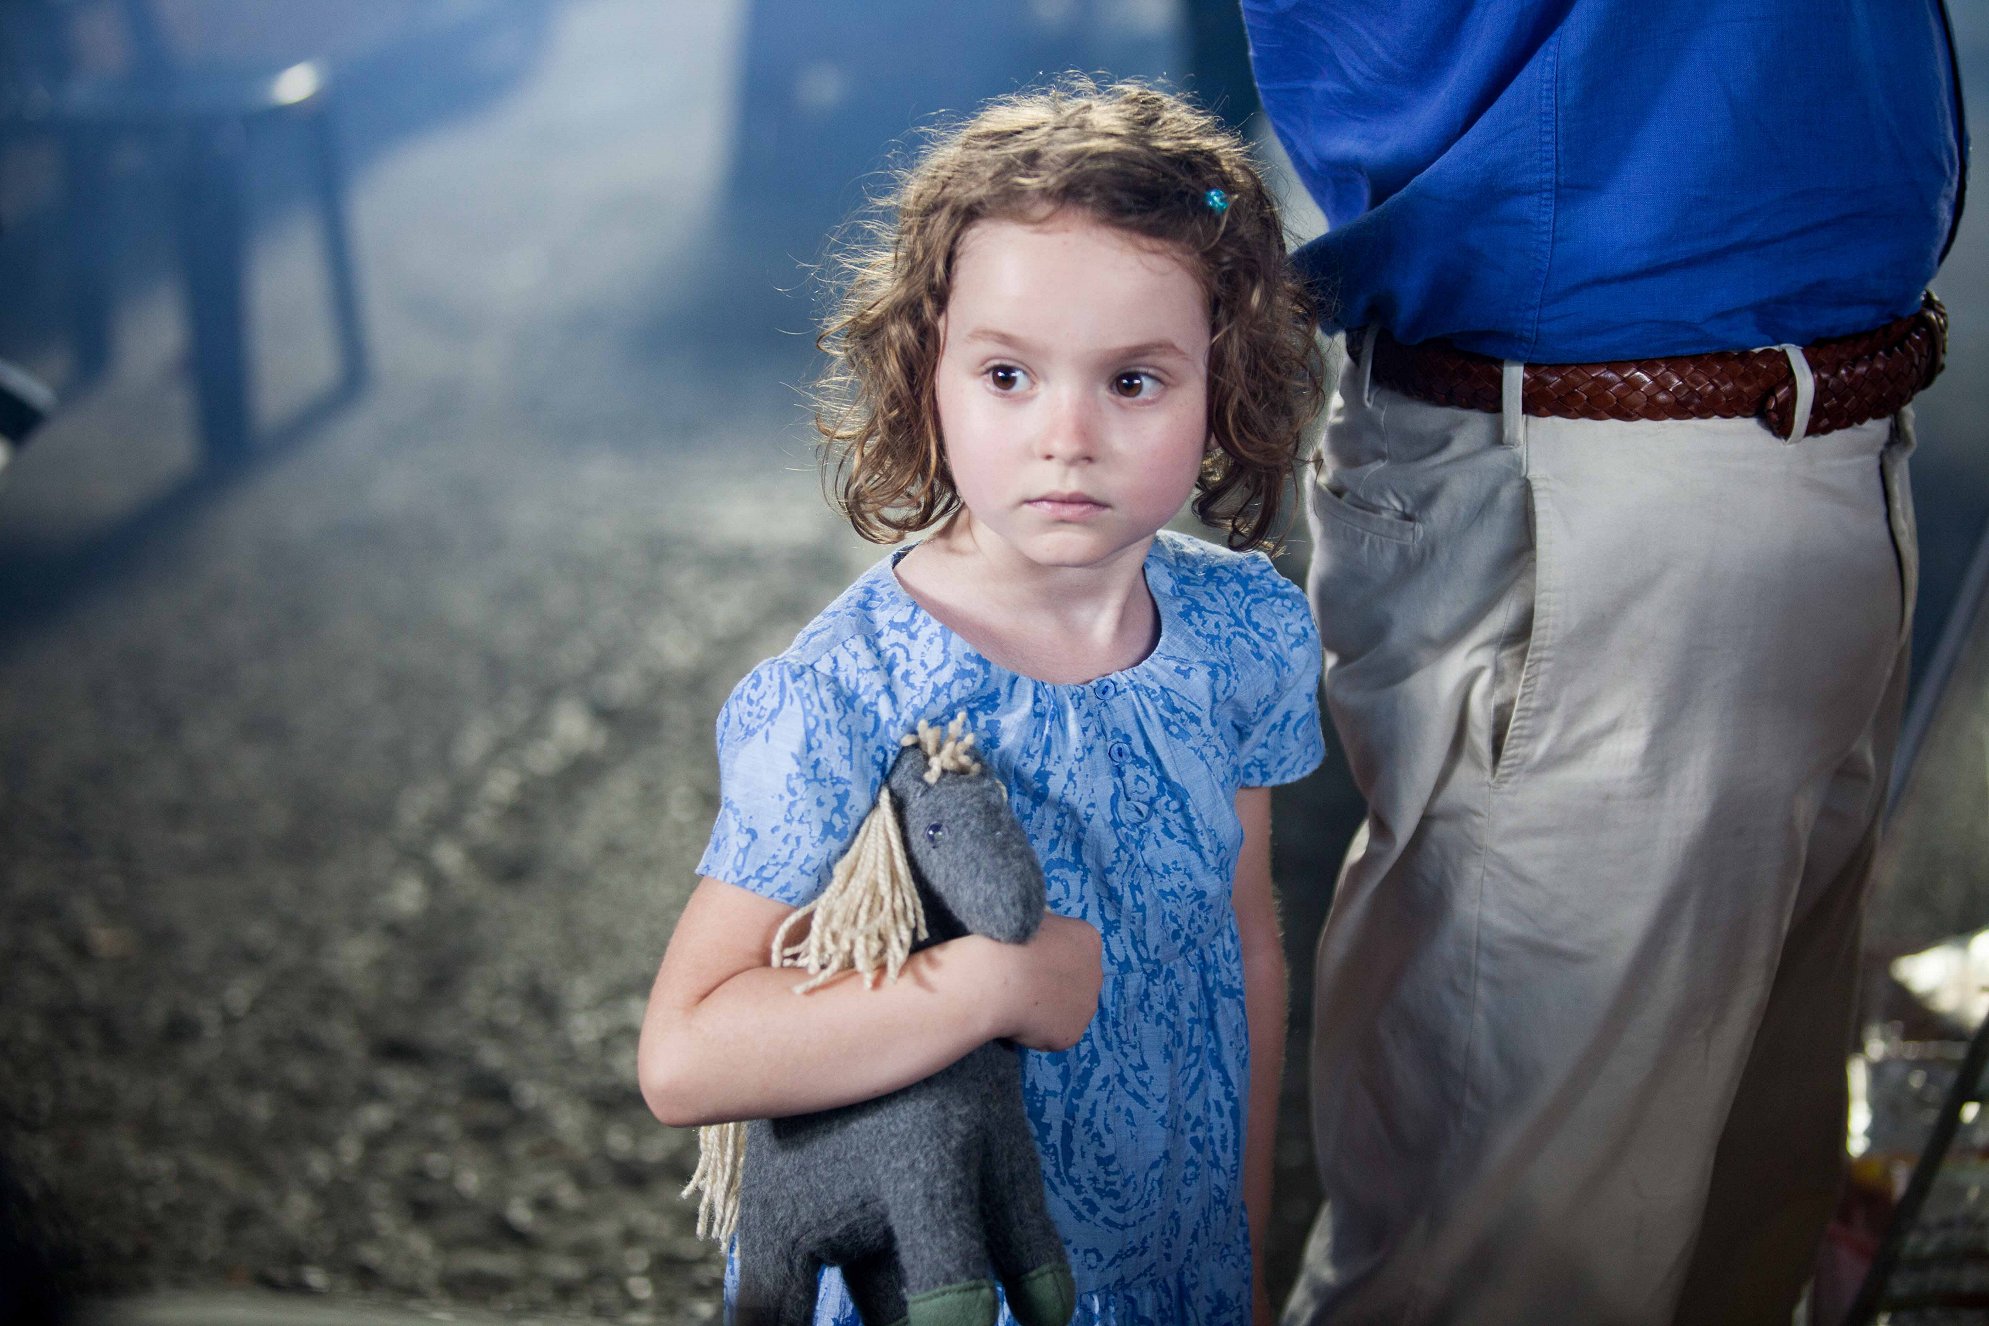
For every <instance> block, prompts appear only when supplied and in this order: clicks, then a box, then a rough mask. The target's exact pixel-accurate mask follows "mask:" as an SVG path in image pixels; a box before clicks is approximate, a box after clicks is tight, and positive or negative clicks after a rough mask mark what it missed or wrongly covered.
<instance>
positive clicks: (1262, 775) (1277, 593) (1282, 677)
mask: <svg viewBox="0 0 1989 1326" xmlns="http://www.w3.org/2000/svg"><path fill="white" fill-rule="evenodd" d="M1253 579H1254V580H1257V581H1260V582H1262V583H1261V585H1260V586H1253V588H1256V589H1257V594H1256V595H1255V597H1256V598H1257V603H1256V610H1255V612H1254V613H1253V614H1252V615H1253V617H1255V619H1256V621H1257V623H1258V625H1259V629H1260V630H1261V631H1262V633H1263V643H1264V645H1265V646H1266V647H1265V649H1264V653H1263V657H1264V660H1265V663H1266V667H1265V669H1264V674H1263V675H1264V682H1263V686H1262V691H1261V693H1260V694H1259V695H1258V696H1257V697H1256V698H1255V703H1254V705H1253V707H1252V709H1251V716H1250V721H1249V724H1248V727H1247V729H1246V731H1245V735H1244V740H1243V750H1242V757H1241V760H1240V773H1241V776H1242V785H1243V786H1244V787H1272V786H1275V785H1276V784H1278V783H1291V782H1296V781H1297V780H1298V779H1300V778H1303V777H1305V775H1307V774H1309V773H1311V772H1312V771H1313V770H1314V769H1317V768H1318V767H1319V763H1320V761H1321V760H1323V759H1325V758H1326V739H1325V737H1324V736H1323V735H1322V734H1321V732H1320V729H1319V665H1320V654H1319V630H1318V628H1317V627H1316V626H1314V625H1313V622H1312V609H1311V608H1310V607H1309V606H1308V605H1307V604H1306V601H1305V595H1304V594H1303V593H1302V592H1301V591H1300V590H1299V588H1298V586H1296V585H1294V584H1292V583H1291V582H1290V581H1289V580H1286V579H1285V578H1284V577H1283V576H1281V575H1279V574H1278V573H1277V571H1276V570H1275V569H1274V568H1273V567H1272V566H1271V565H1270V564H1269V562H1268V561H1266V562H1265V563H1264V565H1263V568H1262V570H1261V572H1260V573H1259V574H1258V575H1257V576H1255V577H1253Z"/></svg>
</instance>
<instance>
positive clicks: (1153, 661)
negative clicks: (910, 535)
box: [875, 530, 1180, 696]
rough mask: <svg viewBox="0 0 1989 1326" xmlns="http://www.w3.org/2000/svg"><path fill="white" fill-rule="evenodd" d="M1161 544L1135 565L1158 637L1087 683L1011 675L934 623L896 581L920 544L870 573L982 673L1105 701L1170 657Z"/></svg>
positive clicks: (1162, 540) (1170, 606) (1175, 632)
mask: <svg viewBox="0 0 1989 1326" xmlns="http://www.w3.org/2000/svg"><path fill="white" fill-rule="evenodd" d="M1166 541H1167V531H1166V530H1161V531H1159V532H1157V533H1156V534H1155V535H1154V536H1153V543H1152V544H1151V545H1150V546H1149V547H1148V548H1147V550H1146V557H1145V559H1144V560H1143V561H1142V562H1141V563H1140V577H1141V580H1142V582H1143V583H1144V584H1145V585H1146V592H1147V596H1148V597H1149V598H1151V599H1152V600H1153V611H1154V616H1155V617H1156V618H1157V619H1158V621H1159V623H1160V633H1159V635H1158V636H1156V637H1155V639H1154V642H1153V648H1151V649H1149V650H1147V651H1146V654H1145V656H1144V657H1142V658H1140V659H1139V660H1138V661H1137V662H1134V663H1130V664H1128V665H1126V666H1125V667H1123V668H1120V669H1118V670H1117V671H1115V672H1106V673H1101V674H1100V675H1098V676H1096V677H1093V678H1091V679H1090V680H1089V681H1047V680H1045V679H1044V678H1042V677H1035V676H1031V675H1030V674H1029V673H1026V672H1017V671H1016V670H1015V669H1014V668H1011V667H1009V666H1007V665H1006V664H1003V663H997V662H995V661H994V660H993V659H991V658H989V657H988V656H987V655H986V654H984V653H982V652H981V651H980V650H979V649H976V648H975V647H974V646H973V644H972V643H970V642H969V641H968V640H967V638H966V637H965V636H963V635H961V634H960V633H959V632H958V631H956V630H954V629H953V628H952V627H950V626H948V625H947V624H946V623H945V622H943V621H941V620H939V618H937V617H935V616H933V615H932V613H931V612H930V611H928V610H927V609H926V606H925V605H924V604H923V603H920V602H919V601H918V600H917V599H916V598H914V597H913V596H912V592H911V591H910V590H908V589H906V588H905V586H904V582H902V581H900V580H899V579H898V563H899V562H901V561H903V560H904V558H905V555H906V554H907V553H909V552H911V550H912V549H914V548H916V547H918V546H919V544H920V543H923V542H924V540H923V539H919V540H916V541H914V542H911V543H907V544H906V545H905V546H904V547H902V548H893V549H892V550H891V552H890V553H889V554H888V555H887V556H886V557H885V558H884V559H883V560H882V561H880V562H878V563H877V566H876V568H875V573H876V574H879V575H881V576H882V578H883V581H884V584H885V592H886V593H888V594H890V595H892V596H893V597H895V598H896V599H897V600H898V601H899V602H901V603H903V604H905V605H906V606H907V607H909V608H910V609H911V610H912V611H913V612H916V613H917V614H918V615H919V616H920V617H922V618H924V619H925V620H926V621H928V622H930V623H931V624H932V628H933V629H934V630H935V631H937V632H938V633H939V634H940V637H941V638H942V639H944V640H945V641H946V642H947V644H948V646H949V647H950V648H951V649H953V650H955V651H957V652H958V653H960V654H963V655H965V656H966V657H967V658H970V659H973V660H975V661H976V662H978V663H980V664H981V665H983V666H984V667H987V668H990V669H992V670H993V671H995V672H999V673H1002V674H1004V675H1007V676H1010V677H1018V678H1020V679H1021V680H1023V681H1026V682H1028V683H1029V684H1030V685H1032V686H1043V687H1047V688H1049V689H1051V690H1055V691H1086V690H1089V691H1096V692H1097V693H1099V694H1100V695H1106V696H1109V695H1111V694H1112V692H1113V691H1114V690H1115V689H1116V688H1117V687H1118V686H1119V685H1121V684H1123V683H1126V682H1130V681H1133V680H1136V679H1137V678H1139V677H1140V676H1142V675H1143V674H1145V673H1146V672H1148V671H1149V670H1150V669H1152V668H1154V667H1156V666H1157V665H1158V661H1159V660H1160V659H1161V658H1162V657H1163V656H1164V655H1166V654H1167V653H1168V652H1170V650H1171V649H1172V647H1173V644H1174V642H1175V640H1176V639H1178V638H1179V636H1180V627H1179V626H1178V625H1177V624H1176V622H1175V620H1174V603H1173V596H1172V593H1171V590H1172V588H1173V577H1172V576H1171V575H1169V574H1168V565H1167V559H1168V556H1169V553H1170V552H1171V549H1170V550H1168V551H1163V549H1165V548H1166ZM1156 571H1158V572H1159V573H1160V574H1159V587H1156V581H1155V574H1154V573H1155V572H1156ZM1163 591H1168V592H1163Z"/></svg>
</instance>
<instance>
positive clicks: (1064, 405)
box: [1037, 399, 1098, 464]
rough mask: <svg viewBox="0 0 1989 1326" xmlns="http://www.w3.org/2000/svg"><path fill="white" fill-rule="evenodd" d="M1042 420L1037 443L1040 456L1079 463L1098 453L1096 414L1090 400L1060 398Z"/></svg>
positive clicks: (1069, 462)
mask: <svg viewBox="0 0 1989 1326" xmlns="http://www.w3.org/2000/svg"><path fill="white" fill-rule="evenodd" d="M1044 424H1045V427H1044V429H1043V434H1042V436H1041V438H1040V439H1038V443H1037V445H1038V447H1039V448H1040V449H1041V451H1042V454H1043V459H1045V460H1054V461H1062V462H1064V463H1065V464H1078V463H1081V462H1084V461H1089V460H1091V459H1092V458H1093V457H1095V456H1096V455H1097V451H1098V418H1097V414H1096V411H1095V409H1094V408H1093V406H1092V405H1091V404H1090V402H1088V401H1084V400H1070V399H1066V400H1062V401H1059V402H1058V403H1057V406H1056V408H1055V409H1053V410H1051V411H1050V417H1049V418H1048V419H1047V420H1045V421H1044Z"/></svg>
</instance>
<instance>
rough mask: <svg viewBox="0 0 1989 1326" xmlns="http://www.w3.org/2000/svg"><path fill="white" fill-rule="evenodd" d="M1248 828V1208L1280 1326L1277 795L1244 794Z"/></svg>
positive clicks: (1242, 886)
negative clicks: (1271, 1277) (1274, 1211)
mask: <svg viewBox="0 0 1989 1326" xmlns="http://www.w3.org/2000/svg"><path fill="white" fill-rule="evenodd" d="M1236 816H1237V818H1238V819H1239V820H1241V821H1242V822H1243V852H1242V855H1241V856H1240V857H1239V858H1238V860H1237V863H1236V883H1235V887H1234V893H1233V897H1234V900H1235V907H1236V929H1237V936H1238V938H1239V939H1240V940H1241V942H1242V947H1243V1002H1244V1014H1245V1017H1246V1018H1247V1019H1248V1022H1249V1027H1250V1099H1249V1102H1248V1109H1247V1112H1246V1114H1245V1116H1244V1143H1243V1205H1244V1212H1245V1215H1246V1216H1247V1217H1248V1219H1249V1222H1250V1248H1251V1253H1252V1257H1251V1260H1252V1261H1253V1263H1254V1275H1253V1279H1254V1281H1255V1283H1254V1286H1253V1297H1254V1299H1255V1306H1254V1310H1253V1312H1252V1314H1251V1316H1252V1319H1253V1320H1254V1321H1255V1322H1257V1323H1258V1326H1269V1323H1271V1322H1272V1321H1274V1320H1275V1318H1274V1317H1273V1316H1272V1313H1271V1301H1270V1297H1269V1294H1268V1293H1267V1291H1266V1287H1265V1281H1264V1254H1265V1251H1266V1243H1267V1241H1268V1239H1269V1237H1270V1230H1271V1178H1272V1174H1273V1172H1274V1170H1275V1164H1274V1161H1273V1155H1274V1153H1275V1146H1276V1142H1277V1132H1278V1092H1279V1089H1280V1088H1281V1086H1282V1085H1283V1082H1284V1070H1285V1019H1286V1014H1287V1007H1286V1006H1287V1002H1288V997H1287V994H1286V989H1285V985H1286V981H1287V979H1288V977H1287V974H1286V971H1285V948H1284V941H1283V939H1282V938H1281V937H1280V936H1279V934H1278V905H1277V898H1276V896H1275V895H1274V894H1273V892H1272V889H1271V789H1270V788H1268V787H1246V788H1244V789H1243V790H1242V791H1241V792H1238V793H1237V794H1236Z"/></svg>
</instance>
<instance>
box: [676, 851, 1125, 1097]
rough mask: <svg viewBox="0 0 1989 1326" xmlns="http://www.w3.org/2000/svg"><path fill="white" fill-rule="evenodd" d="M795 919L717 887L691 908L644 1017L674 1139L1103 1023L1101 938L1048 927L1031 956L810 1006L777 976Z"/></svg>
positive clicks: (711, 884)
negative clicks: (1009, 1043)
mask: <svg viewBox="0 0 1989 1326" xmlns="http://www.w3.org/2000/svg"><path fill="white" fill-rule="evenodd" d="M792 910H793V909H792V908H790V907H788V906H787V905H786V904H784V903H779V902H774V901H772V900H770V899H767V898H763V897H761V896H760V895H758V894H756V893H752V892H749V891H748V890H746V889H741V888H736V887H734V886H733V885H730V884H726V883H723V882H721V881H719V880H715V879H705V880H702V881H700V882H699V884H698V887H697V889H696V891H695V892H693V893H692V894H691V898H690V901H689V902H688V903H686V904H685V906H684V913H683V916H682V917H681V918H680V919H679V920H678V922H677V928H676V931H675V933H673V934H672V935H671V937H670V945H669V948H668V949H667V951H665V953H664V955H663V965H662V967H661V969H660V970H659V971H658V972H657V973H656V984H655V985H654V986H653V987H652V988H651V990H650V993H649V1010H648V1012H647V1013H646V1014H645V1015H644V1017H643V1022H642V1041H641V1045H640V1048H639V1049H638V1051H637V1072H638V1075H639V1077H640V1080H641V1083H642V1094H643V1099H644V1100H646V1101H647V1102H648V1103H649V1108H650V1109H651V1111H653V1112H654V1113H655V1115H656V1117H657V1118H659V1119H661V1120H662V1121H663V1122H664V1123H667V1124H674V1125H678V1126H689V1125H692V1124H703V1123H718V1122H724V1121H729V1120H732V1119H761V1118H779V1117H781V1116H784V1115H789V1114H802V1113H807V1112H810V1111H813V1110H822V1109H828V1108H831V1107H833V1106H837V1105H848V1104H851V1103H853V1102H855V1101H859V1100H868V1099H870V1098H872V1097H874V1096H881V1095H883V1094H884V1093H885V1092H887V1091H894V1090H896V1089H897V1088H899V1087H902V1086H906V1085H909V1084H910V1083H913V1082H916V1081H918V1080H919V1079H921V1078H924V1077H928V1076H930V1075H931V1074H933V1073H935V1072H937V1071H938V1070H939V1069H941V1068H944V1067H945V1066H946V1065H948V1064H950V1063H952V1062H953V1061H954V1060H956V1059H958V1058H960V1057H961V1056H962V1055H964V1054H966V1053H967V1052H968V1051H969V1050H972V1049H973V1048H974V1047H975V1046H977V1045H981V1044H983V1043H985V1042H987V1041H990V1040H993V1039H995V1038H996V1037H1008V1038H1010V1039H1012V1040H1015V1041H1017V1042H1019V1043H1021V1044H1023V1045H1025V1046H1028V1047H1029V1048H1031V1049H1039V1050H1062V1049H1067V1048H1069V1047H1070V1046H1072V1045H1074V1044H1076V1043H1077V1040H1078V1038H1079V1037H1081V1036H1082V1035H1083V1034H1084V1029H1085V1027H1086V1026H1088V1025H1089V1024H1090V1022H1091V1016H1092V1014H1093V1013H1095V1012H1096V1011H1097V1008H1098V988H1099V982H1100V968H1099V941H1098V932H1097V931H1096V930H1094V929H1092V927H1091V926H1089V925H1087V924H1085V923H1084V922H1082V921H1074V920H1071V919H1069V918H1067V917H1062V916H1056V915H1050V916H1046V917H1045V918H1044V920H1043V926H1042V928H1041V929H1040V930H1038V931H1037V933H1036V936H1035V938H1034V939H1032V940H1030V942H1029V943H1027V944H1001V943H997V942H996V941H994V940H991V939H984V938H981V937H979V936H969V937H968V938H965V939H957V940H952V941H949V942H947V943H944V944H936V945H934V946H933V947H931V948H929V949H925V950H924V951H922V952H919V953H915V954H913V955H912V957H911V959H910V961H908V962H907V963H906V964H905V968H904V970H903V971H902V972H900V973H899V976H898V979H897V980H896V981H895V982H888V981H884V980H881V979H880V980H879V981H878V983H877V986H876V988H875V989H866V988H865V986H864V984H863V981H862V979H861V978H859V977H856V976H853V975H845V976H841V977H838V978H837V979H835V980H833V981H830V982H829V983H828V984H826V985H824V986H822V987H820V988H819V989H816V990H813V991H811V992H809V993H808V994H805V995H797V994H795V993H794V987H795V986H797V985H800V984H801V983H802V982H804V981H805V980H806V979H807V975H806V973H804V972H800V971H796V970H794V969H792V968H787V969H781V968H774V967H769V966H768V965H767V950H768V948H769V946H770V945H771V943H772V941H773V935H774V931H775V930H776V929H777V928H778V927H779V925H780V923H781V921H782V920H784V919H785V918H786V917H787V915H788V914H789V912H791V911H792Z"/></svg>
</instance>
